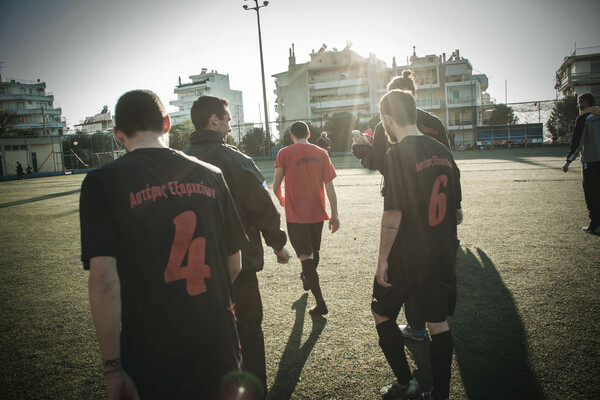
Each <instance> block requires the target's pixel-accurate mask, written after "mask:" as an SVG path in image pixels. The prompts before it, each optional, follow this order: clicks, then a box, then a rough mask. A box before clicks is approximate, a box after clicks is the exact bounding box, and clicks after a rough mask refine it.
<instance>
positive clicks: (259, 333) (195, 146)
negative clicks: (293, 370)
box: [184, 96, 290, 398]
mask: <svg viewBox="0 0 600 400" xmlns="http://www.w3.org/2000/svg"><path fill="white" fill-rule="evenodd" d="M228 106H229V103H228V101H227V100H226V99H222V98H218V97H214V96H201V97H199V98H198V99H197V100H196V101H195V102H194V104H193V105H192V110H191V118H192V122H193V124H194V127H195V128H196V131H195V132H194V133H192V136H191V139H190V142H191V144H190V146H189V147H188V148H186V149H185V150H184V151H185V153H187V154H189V155H191V156H195V157H198V158H199V159H200V160H202V161H206V162H208V163H210V164H213V165H215V166H217V167H219V168H220V169H221V170H222V171H223V176H224V177H225V181H226V182H227V185H228V186H229V190H231V195H232V197H233V201H234V203H235V206H236V209H237V211H238V213H239V214H240V219H241V221H242V225H243V226H244V229H245V231H246V234H247V235H248V238H249V240H250V242H249V243H248V245H247V246H246V247H244V248H242V271H241V272H240V275H239V276H238V278H237V279H236V281H235V282H234V284H233V293H234V298H235V312H236V319H237V326H238V333H239V335H240V342H241V345H242V356H243V369H244V371H247V372H249V373H251V374H253V375H254V376H255V377H256V379H258V380H259V382H260V388H256V390H255V392H256V394H255V395H256V396H258V397H261V398H262V397H264V396H266V391H267V372H266V361H265V338H264V334H263V330H262V320H263V306H262V300H261V296H260V290H259V287H258V278H257V274H256V273H257V272H258V271H261V270H262V269H263V266H264V259H263V258H264V254H263V244H262V241H261V238H260V236H261V234H262V236H263V238H264V239H265V242H266V243H267V246H270V247H271V248H273V250H274V251H275V255H276V256H277V261H279V262H280V263H287V262H288V260H289V257H290V254H289V252H288V250H287V249H286V248H285V247H284V246H285V244H286V241H287V237H286V235H285V232H284V231H283V230H282V229H281V228H280V214H279V211H278V210H277V208H276V207H275V204H273V200H271V195H270V194H269V191H268V190H267V183H266V181H265V178H264V177H263V175H262V174H261V172H260V171H259V169H258V167H257V166H256V164H255V163H254V161H252V158H250V157H248V156H246V155H245V154H243V153H241V152H240V151H239V150H238V149H237V148H236V147H234V146H231V145H228V144H226V143H225V140H226V137H227V134H228V133H229V132H231V126H230V122H231V114H230V112H229V107H228Z"/></svg>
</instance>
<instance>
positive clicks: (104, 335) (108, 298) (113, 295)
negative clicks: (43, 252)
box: [88, 257, 138, 400]
mask: <svg viewBox="0 0 600 400" xmlns="http://www.w3.org/2000/svg"><path fill="white" fill-rule="evenodd" d="M88 291H89V297H90V308H91V310H92V318H93V320H94V326H95V327H96V336H97V337H98V343H99V345H100V353H101V355H102V365H103V366H104V376H105V377H106V383H107V389H108V398H109V399H111V400H112V399H138V394H137V390H136V388H135V385H134V383H133V381H132V380H131V378H130V377H129V376H128V375H127V374H126V373H125V371H123V369H122V367H121V348H120V346H121V343H120V334H121V284H120V282H119V275H118V274H117V260H116V259H115V258H114V257H94V258H92V259H90V277H89V281H88Z"/></svg>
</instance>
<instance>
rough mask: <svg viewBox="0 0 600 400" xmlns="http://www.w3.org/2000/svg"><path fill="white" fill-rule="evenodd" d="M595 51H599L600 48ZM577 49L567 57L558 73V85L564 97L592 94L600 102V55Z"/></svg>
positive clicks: (557, 87)
mask: <svg viewBox="0 0 600 400" xmlns="http://www.w3.org/2000/svg"><path fill="white" fill-rule="evenodd" d="M594 49H596V50H599V49H600V47H595V48H594ZM586 50H588V49H575V51H574V52H573V54H571V55H570V56H567V57H565V59H564V61H563V63H562V64H561V66H560V67H559V68H558V71H556V85H555V89H556V90H558V91H559V92H560V93H561V94H562V95H563V96H573V95H574V96H579V95H580V94H583V93H592V94H593V95H594V97H595V98H596V100H600V53H597V52H596V53H593V52H588V51H586Z"/></svg>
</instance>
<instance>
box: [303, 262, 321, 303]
mask: <svg viewBox="0 0 600 400" xmlns="http://www.w3.org/2000/svg"><path fill="white" fill-rule="evenodd" d="M302 273H303V274H304V279H306V283H308V288H309V289H310V291H311V292H312V294H313V296H315V300H316V302H317V306H320V307H325V300H324V299H323V294H322V293H321V286H320V285H319V274H317V269H316V268H315V260H313V259H312V258H308V259H306V260H304V261H302Z"/></svg>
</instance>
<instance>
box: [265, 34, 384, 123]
mask: <svg viewBox="0 0 600 400" xmlns="http://www.w3.org/2000/svg"><path fill="white" fill-rule="evenodd" d="M350 47H351V44H348V45H347V46H346V47H345V48H344V49H342V50H341V51H338V50H337V49H336V48H333V49H332V50H327V46H326V45H325V44H324V45H323V46H322V47H321V48H320V49H319V50H318V51H316V52H315V51H314V50H313V52H312V53H311V54H310V61H308V62H306V63H303V64H297V63H296V55H295V51H294V48H293V45H292V48H290V50H289V65H288V70H287V71H285V72H281V73H278V74H275V75H273V77H274V78H275V85H276V89H275V94H276V95H277V99H276V101H275V103H276V104H275V110H276V112H277V114H278V118H277V127H278V130H279V132H283V131H284V130H285V129H286V128H288V127H289V126H290V125H291V124H292V123H293V122H294V121H296V120H299V119H305V120H310V121H315V120H322V119H323V118H324V116H325V115H326V114H333V113H335V112H345V111H346V112H351V113H353V114H355V115H357V116H359V117H360V116H364V118H366V119H369V118H370V116H371V115H372V114H376V113H378V112H379V99H380V98H381V96H383V94H384V93H385V88H386V85H387V82H388V81H389V79H390V74H391V70H390V69H389V68H387V67H386V65H385V62H383V61H381V60H379V59H377V58H376V57H375V55H374V54H370V55H369V57H368V58H365V57H362V56H360V55H359V54H357V53H356V52H354V51H352V50H350Z"/></svg>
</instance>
